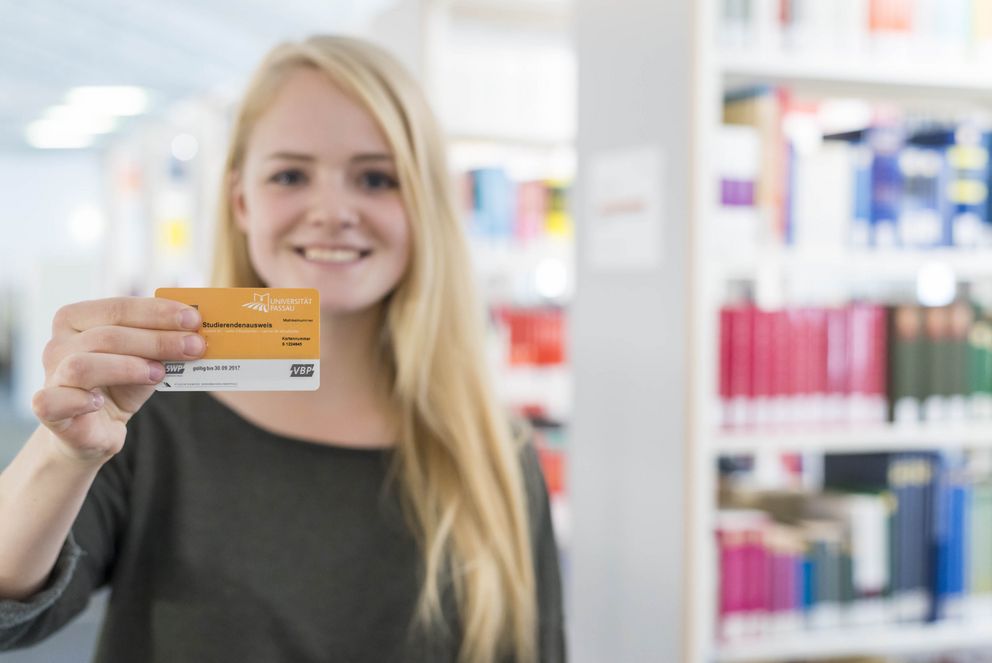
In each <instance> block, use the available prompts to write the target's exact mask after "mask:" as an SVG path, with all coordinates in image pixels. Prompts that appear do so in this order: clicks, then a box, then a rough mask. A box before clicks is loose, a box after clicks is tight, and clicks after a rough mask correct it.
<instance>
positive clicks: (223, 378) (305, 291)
mask: <svg viewBox="0 0 992 663" xmlns="http://www.w3.org/2000/svg"><path fill="white" fill-rule="evenodd" d="M155 296H156V297H162V298H164V299H174V300H176V301H180V302H183V303H184V304H188V305H190V306H192V307H194V308H196V309H197V310H198V311H199V312H200V316H201V317H202V319H203V322H202V324H201V328H200V333H201V334H202V335H203V336H204V338H205V339H206V342H207V350H206V352H205V353H204V355H203V357H202V358H200V359H196V360H193V361H168V362H165V379H164V380H162V382H161V383H159V385H158V387H156V389H158V390H159V391H313V390H315V389H317V387H319V386H320V296H319V294H318V293H317V291H316V290H314V289H312V288H159V289H158V290H156V291H155Z"/></svg>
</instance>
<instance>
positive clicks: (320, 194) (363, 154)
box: [231, 68, 410, 314]
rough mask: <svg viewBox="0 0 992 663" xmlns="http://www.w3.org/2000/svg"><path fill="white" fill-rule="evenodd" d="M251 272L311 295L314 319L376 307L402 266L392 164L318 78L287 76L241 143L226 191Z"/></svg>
mask: <svg viewBox="0 0 992 663" xmlns="http://www.w3.org/2000/svg"><path fill="white" fill-rule="evenodd" d="M231 196H232V199H231V207H232V210H233V212H234V216H235V220H236V222H237V225H238V228H240V229H241V230H242V231H243V232H244V233H245V234H246V236H247V243H248V254H249V256H250V258H251V262H252V265H253V266H254V268H255V271H256V272H257V273H258V275H259V276H260V277H261V278H262V280H263V281H264V282H265V283H266V284H267V285H269V286H271V287H309V288H316V289H317V290H318V291H319V292H320V302H321V309H322V311H323V312H324V313H331V314H349V313H355V312H360V311H363V310H366V309H369V308H371V307H374V306H375V305H377V304H378V303H380V302H381V301H382V299H383V297H385V296H386V295H387V294H389V293H390V292H391V291H392V290H393V289H394V288H395V287H396V285H397V284H398V283H399V281H400V279H401V278H402V276H403V274H404V273H405V271H406V269H407V265H408V263H409V260H410V230H409V222H408V220H407V214H406V210H405V208H404V205H403V200H402V197H401V195H400V191H399V179H398V176H397V172H396V164H395V163H394V160H393V155H392V153H391V151H390V149H389V145H388V144H387V142H386V139H385V137H384V136H383V135H382V132H381V131H380V129H379V127H378V126H377V125H376V123H375V120H374V119H373V118H372V115H371V114H370V113H369V112H368V111H367V110H366V109H365V108H364V107H363V106H362V105H361V104H360V103H358V102H357V101H355V100H354V99H353V98H351V97H350V96H348V94H346V93H345V92H344V91H343V90H341V89H340V88H339V87H338V86H336V85H335V84H334V83H332V82H331V80H330V79H329V78H328V77H327V76H326V75H325V74H323V73H320V72H318V71H316V70H313V69H309V68H300V69H298V70H296V71H294V72H292V73H290V74H289V75H288V76H287V79H286V81H285V82H284V83H283V85H282V86H281V87H280V89H279V91H278V93H277V94H276V95H275V98H274V99H273V100H272V102H271V103H270V105H269V106H268V108H267V109H266V111H265V112H264V113H263V114H262V115H261V116H260V117H259V118H258V121H257V123H256V124H255V126H254V127H253V129H252V131H251V134H250V135H249V137H248V142H247V145H246V151H245V158H244V163H243V166H242V168H241V171H240V172H239V173H238V174H237V177H236V178H235V184H234V186H233V188H232V191H231Z"/></svg>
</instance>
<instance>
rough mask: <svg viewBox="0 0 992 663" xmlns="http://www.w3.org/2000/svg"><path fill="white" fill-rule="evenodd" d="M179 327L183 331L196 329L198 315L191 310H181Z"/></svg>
mask: <svg viewBox="0 0 992 663" xmlns="http://www.w3.org/2000/svg"><path fill="white" fill-rule="evenodd" d="M179 325H180V326H181V327H183V328H184V329H196V328H198V327H199V326H200V314H199V313H197V312H196V311H194V310H193V309H191V308H186V309H183V311H182V313H180V314H179Z"/></svg>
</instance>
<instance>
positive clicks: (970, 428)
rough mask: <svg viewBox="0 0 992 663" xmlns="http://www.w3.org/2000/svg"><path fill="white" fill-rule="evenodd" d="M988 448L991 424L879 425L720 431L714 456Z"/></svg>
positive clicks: (990, 443) (713, 441) (713, 440)
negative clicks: (798, 452)
mask: <svg viewBox="0 0 992 663" xmlns="http://www.w3.org/2000/svg"><path fill="white" fill-rule="evenodd" d="M959 447H966V448H972V449H973V448H986V447H987V448H992V423H990V422H975V423H954V424H919V425H911V424H879V425H877V426H859V427H857V428H845V429H835V430H831V429H824V430H823V431H821V432H807V431H803V432H797V433H790V432H788V431H782V432H776V431H771V432H767V433H752V432H740V433H735V432H722V433H719V434H717V435H714V436H713V437H712V447H711V448H712V450H713V454H714V455H721V454H744V453H756V452H763V451H783V452H785V451H817V452H820V451H833V452H865V453H868V452H875V451H899V450H909V449H942V448H959Z"/></svg>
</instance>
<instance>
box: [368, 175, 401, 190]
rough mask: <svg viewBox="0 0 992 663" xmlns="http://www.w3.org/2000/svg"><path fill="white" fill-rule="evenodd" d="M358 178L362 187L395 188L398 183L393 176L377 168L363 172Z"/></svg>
mask: <svg viewBox="0 0 992 663" xmlns="http://www.w3.org/2000/svg"><path fill="white" fill-rule="evenodd" d="M358 179H359V183H360V184H361V186H362V188H364V189H372V190H380V189H395V188H396V187H397V186H398V185H399V182H397V181H396V178H395V177H393V176H392V175H390V174H389V173H384V172H382V171H378V170H370V171H367V172H364V173H362V174H361V175H360V176H359V178H358Z"/></svg>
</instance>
